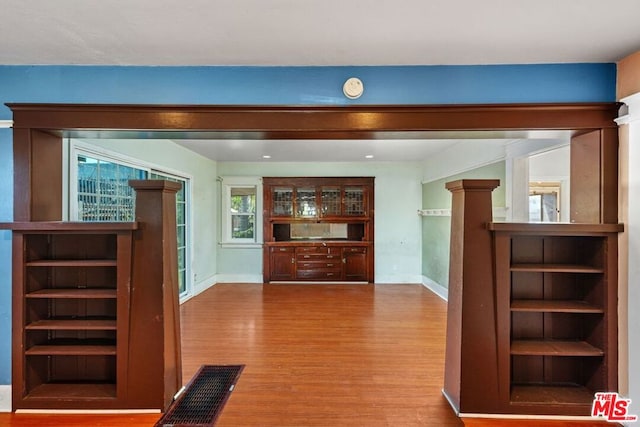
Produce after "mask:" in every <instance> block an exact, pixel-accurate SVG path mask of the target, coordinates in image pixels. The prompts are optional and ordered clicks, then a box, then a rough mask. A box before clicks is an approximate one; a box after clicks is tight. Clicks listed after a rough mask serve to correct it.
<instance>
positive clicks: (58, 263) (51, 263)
mask: <svg viewBox="0 0 640 427" xmlns="http://www.w3.org/2000/svg"><path fill="white" fill-rule="evenodd" d="M25 265H26V266H27V267H115V266H117V265H118V262H117V261H116V260H115V259H41V260H34V261H28V262H27V263H25Z"/></svg>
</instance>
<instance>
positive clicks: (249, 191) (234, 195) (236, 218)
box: [221, 177, 262, 244]
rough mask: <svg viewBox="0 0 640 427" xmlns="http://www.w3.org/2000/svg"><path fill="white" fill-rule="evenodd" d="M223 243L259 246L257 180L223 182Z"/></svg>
mask: <svg viewBox="0 0 640 427" xmlns="http://www.w3.org/2000/svg"><path fill="white" fill-rule="evenodd" d="M222 182H223V191H222V194H223V196H224V200H223V203H222V209H223V215H221V217H222V218H223V220H224V225H223V230H224V235H223V243H235V244H243V243H244V244H259V243H262V216H261V215H260V206H261V204H262V184H261V182H260V178H254V177H227V178H222Z"/></svg>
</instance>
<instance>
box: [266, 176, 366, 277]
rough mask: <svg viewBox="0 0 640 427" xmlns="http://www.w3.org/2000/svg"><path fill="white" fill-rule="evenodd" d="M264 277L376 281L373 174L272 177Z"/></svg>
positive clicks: (268, 189)
mask: <svg viewBox="0 0 640 427" xmlns="http://www.w3.org/2000/svg"><path fill="white" fill-rule="evenodd" d="M263 188H264V215H263V218H264V241H265V244H264V281H265V283H269V282H274V281H348V282H352V281H358V282H373V243H374V239H373V234H374V233H373V214H374V209H373V197H374V178H371V177H295V178H290V177H287V178H285V177H282V178H277V177H267V178H263Z"/></svg>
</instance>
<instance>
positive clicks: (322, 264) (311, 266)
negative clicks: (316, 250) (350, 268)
mask: <svg viewBox="0 0 640 427" xmlns="http://www.w3.org/2000/svg"><path fill="white" fill-rule="evenodd" d="M341 266H342V263H341V261H340V260H339V259H336V260H328V261H298V263H297V268H298V269H300V270H315V269H318V268H333V269H340V268H341Z"/></svg>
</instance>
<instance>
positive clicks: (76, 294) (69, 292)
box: [25, 288, 117, 299]
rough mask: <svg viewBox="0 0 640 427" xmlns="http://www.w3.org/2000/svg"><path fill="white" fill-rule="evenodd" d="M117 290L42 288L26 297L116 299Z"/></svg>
mask: <svg viewBox="0 0 640 427" xmlns="http://www.w3.org/2000/svg"><path fill="white" fill-rule="evenodd" d="M116 297H117V291H116V290H115V289H105V288H95V289H89V288H80V289H77V288H74V289H65V288H60V289H40V290H37V291H33V292H29V293H28V294H26V295H25V298H65V299H67V298H69V299H115V298H116Z"/></svg>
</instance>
